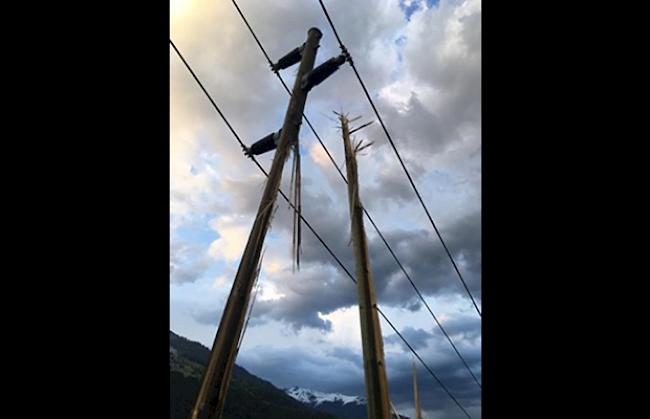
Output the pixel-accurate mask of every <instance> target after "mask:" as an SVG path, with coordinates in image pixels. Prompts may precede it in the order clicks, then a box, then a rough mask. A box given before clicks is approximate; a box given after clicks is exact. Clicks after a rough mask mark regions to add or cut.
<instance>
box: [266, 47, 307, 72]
mask: <svg viewBox="0 0 650 419" xmlns="http://www.w3.org/2000/svg"><path fill="white" fill-rule="evenodd" d="M304 46H305V44H303V45H302V46H301V47H298V48H295V49H293V50H292V51H291V52H289V53H288V54H287V55H285V56H284V57H282V58H280V59H279V60H278V62H277V63H275V64H273V65H272V66H271V68H272V69H273V71H275V72H277V71H279V70H283V69H285V68H289V67H291V66H292V65H294V64H296V63H299V62H300V59H301V57H302V49H303V48H304Z"/></svg>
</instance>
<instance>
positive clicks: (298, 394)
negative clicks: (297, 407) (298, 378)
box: [285, 387, 366, 406]
mask: <svg viewBox="0 0 650 419" xmlns="http://www.w3.org/2000/svg"><path fill="white" fill-rule="evenodd" d="M285 392H286V393H287V394H288V395H289V396H291V397H293V398H294V399H296V400H298V401H299V402H302V403H307V404H312V405H314V406H318V405H320V404H321V403H324V402H332V403H336V402H340V403H341V404H344V405H345V404H348V403H355V404H357V405H360V404H366V400H365V399H364V398H363V397H359V396H346V395H345V394H340V393H322V392H320V391H314V390H309V389H306V388H301V387H291V388H289V389H287V390H285Z"/></svg>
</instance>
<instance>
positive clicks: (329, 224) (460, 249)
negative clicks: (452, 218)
mask: <svg viewBox="0 0 650 419" xmlns="http://www.w3.org/2000/svg"><path fill="white" fill-rule="evenodd" d="M303 199H305V200H311V201H312V202H318V203H319V205H314V206H310V207H309V211H308V210H307V208H305V210H304V215H305V216H306V217H307V219H308V220H309V221H310V223H311V224H312V225H313V227H314V228H315V229H316V231H317V232H318V233H319V234H320V235H321V237H322V239H323V240H324V241H325V242H326V243H327V244H328V246H329V247H330V249H332V251H333V252H334V253H335V254H336V255H337V256H338V257H339V259H340V260H341V261H342V263H343V264H344V266H346V268H347V269H348V271H349V272H350V273H351V274H352V275H353V276H354V275H355V269H354V266H355V265H354V259H353V254H352V248H351V246H350V245H349V240H350V233H349V217H348V214H347V208H346V207H343V208H341V206H340V205H334V203H333V201H331V200H330V199H329V198H328V197H327V196H326V195H316V196H314V197H312V196H310V192H307V191H305V192H304V196H303ZM289 214H290V213H289V211H288V210H287V209H286V205H283V206H281V207H280V208H279V209H278V211H277V213H276V215H275V218H274V228H275V229H281V230H284V231H285V232H290V228H291V227H290V221H289ZM443 233H444V237H445V240H446V243H447V246H448V247H449V248H450V249H451V251H452V252H453V255H454V258H455V260H456V262H457V264H459V269H460V270H461V273H462V274H463V278H464V279H465V281H466V283H467V284H468V286H469V287H470V290H471V292H472V295H473V296H474V298H475V299H477V300H478V302H480V289H481V288H480V269H481V236H480V215H479V214H478V213H474V214H471V215H469V216H466V217H463V218H461V219H459V220H458V221H457V222H456V223H455V224H454V225H452V226H449V227H448V228H446V229H445V230H444V231H443ZM384 236H385V237H386V240H387V241H388V243H389V244H390V245H391V247H392V248H393V250H394V252H395V253H396V254H397V255H398V258H399V259H400V261H401V262H402V264H403V266H404V267H405V269H406V270H407V272H409V275H410V276H411V278H412V280H413V282H414V283H415V284H416V285H417V287H418V289H419V290H420V292H421V293H423V294H424V295H436V294H440V293H446V294H459V295H461V296H463V297H465V290H464V288H463V287H462V284H461V283H460V282H459V279H458V277H457V275H456V273H455V271H454V270H453V267H452V265H451V262H450V261H449V259H448V257H447V255H446V253H445V252H444V250H443V248H442V246H441V245H440V243H439V241H438V239H437V237H436V236H435V233H434V232H432V231H427V230H416V231H403V230H394V231H388V232H384ZM302 249H303V252H302V259H301V260H302V266H303V267H302V269H301V271H300V272H297V273H295V274H294V273H292V272H291V270H288V271H286V272H283V273H282V274H280V277H279V278H278V279H277V280H276V281H275V284H276V287H277V288H278V292H279V293H280V294H284V295H285V297H284V298H283V299H282V300H281V304H276V303H275V302H273V301H268V302H260V303H259V307H256V313H258V314H259V315H266V316H269V318H273V319H278V320H283V321H286V322H288V323H290V324H292V325H293V326H294V327H295V328H296V329H299V328H301V327H304V326H307V327H315V328H322V329H325V330H329V327H330V325H329V324H328V322H327V321H324V320H322V319H320V318H319V317H318V313H319V312H320V313H322V314H327V313H331V312H332V311H335V310H337V309H339V308H343V307H348V306H350V305H354V304H356V302H357V295H356V287H355V285H354V284H353V283H352V282H351V280H350V278H349V277H348V276H347V274H345V272H344V271H343V270H342V269H341V268H340V267H339V266H338V264H337V263H336V262H335V261H334V259H333V258H332V257H331V256H330V255H329V253H328V252H327V251H326V250H325V249H324V247H323V246H322V244H321V243H320V242H319V241H318V240H317V239H316V238H315V237H314V236H313V234H312V233H311V232H309V231H307V229H306V228H305V227H303V242H302ZM369 252H370V257H371V264H372V270H373V276H374V280H375V288H376V293H377V298H378V302H379V303H380V304H381V305H384V304H386V305H392V306H399V307H403V308H407V309H409V310H411V311H416V310H418V309H419V308H420V306H421V303H420V302H419V300H418V299H417V296H416V294H415V292H414V290H413V289H412V287H411V285H410V284H409V283H408V281H407V279H406V278H405V276H404V274H403V273H402V271H401V269H400V268H399V266H398V265H397V263H396V262H395V260H394V259H393V257H392V256H391V254H390V253H389V252H388V250H387V249H386V247H385V245H384V243H383V242H382V241H381V239H380V238H379V237H376V238H374V239H372V240H370V241H369ZM258 310H259V311H258ZM434 310H435V308H434Z"/></svg>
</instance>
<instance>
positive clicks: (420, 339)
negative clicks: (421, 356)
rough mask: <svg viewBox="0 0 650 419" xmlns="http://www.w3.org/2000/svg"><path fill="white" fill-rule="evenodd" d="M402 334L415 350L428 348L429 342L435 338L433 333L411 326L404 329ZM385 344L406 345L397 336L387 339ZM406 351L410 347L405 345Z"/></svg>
mask: <svg viewBox="0 0 650 419" xmlns="http://www.w3.org/2000/svg"><path fill="white" fill-rule="evenodd" d="M400 333H401V334H402V336H404V338H405V339H406V340H407V341H408V343H409V344H410V345H411V346H412V347H413V349H415V350H418V349H421V348H426V347H427V340H428V339H430V338H432V337H433V334H432V333H431V332H427V331H426V330H424V329H414V328H412V327H410V326H407V327H405V328H404V329H402V330H401V331H400ZM384 342H386V343H397V344H400V345H404V342H403V341H402V339H400V337H399V336H397V335H396V334H394V335H392V336H389V337H387V338H385V339H384ZM404 349H405V350H408V347H407V346H406V345H404Z"/></svg>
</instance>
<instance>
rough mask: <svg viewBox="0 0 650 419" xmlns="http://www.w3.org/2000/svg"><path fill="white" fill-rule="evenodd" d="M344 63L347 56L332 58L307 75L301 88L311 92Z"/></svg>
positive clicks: (301, 83) (302, 81) (303, 78)
mask: <svg viewBox="0 0 650 419" xmlns="http://www.w3.org/2000/svg"><path fill="white" fill-rule="evenodd" d="M344 62H345V55H339V56H338V57H334V58H330V59H329V60H327V61H325V62H324V63H323V64H321V65H319V66H318V67H316V68H315V69H313V70H312V71H310V72H309V73H307V74H305V75H304V76H303V77H302V80H301V82H300V88H301V89H302V90H304V91H305V92H308V91H310V90H311V89H312V87H314V86H317V85H319V84H320V83H322V82H323V80H325V79H326V78H328V77H329V76H331V75H332V74H333V73H334V72H335V71H336V70H338V69H339V67H340V66H341V64H343V63H344Z"/></svg>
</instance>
